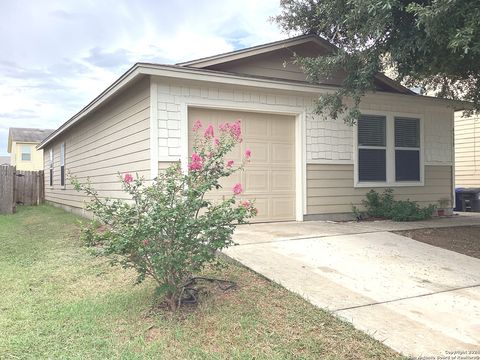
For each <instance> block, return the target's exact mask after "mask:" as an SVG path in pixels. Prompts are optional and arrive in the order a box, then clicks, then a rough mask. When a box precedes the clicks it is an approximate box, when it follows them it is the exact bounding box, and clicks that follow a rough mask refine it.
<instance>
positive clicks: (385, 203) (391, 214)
mask: <svg viewBox="0 0 480 360" xmlns="http://www.w3.org/2000/svg"><path fill="white" fill-rule="evenodd" d="M362 205H363V206H364V207H365V209H366V211H365V212H366V214H367V215H368V216H369V217H375V218H383V219H391V220H394V221H418V220H425V219H429V218H431V217H432V216H433V213H434V211H435V206H434V205H429V206H426V207H420V206H419V205H418V204H417V203H416V202H415V201H410V200H395V199H394V196H393V190H392V189H385V190H384V192H383V193H382V194H379V193H378V192H376V191H375V190H370V191H369V192H368V193H367V195H366V199H365V200H363V201H362ZM355 212H358V209H356V210H354V214H355Z"/></svg>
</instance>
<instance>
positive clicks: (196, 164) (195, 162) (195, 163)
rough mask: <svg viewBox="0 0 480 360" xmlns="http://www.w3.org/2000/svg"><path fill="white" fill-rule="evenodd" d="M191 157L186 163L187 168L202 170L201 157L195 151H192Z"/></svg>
mask: <svg viewBox="0 0 480 360" xmlns="http://www.w3.org/2000/svg"><path fill="white" fill-rule="evenodd" d="M191 158H192V161H191V162H190V164H189V165H188V170H192V171H196V170H202V167H203V159H202V157H201V156H200V155H198V154H197V153H193V154H192V157H191Z"/></svg>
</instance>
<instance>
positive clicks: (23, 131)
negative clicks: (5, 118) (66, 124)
mask: <svg viewBox="0 0 480 360" xmlns="http://www.w3.org/2000/svg"><path fill="white" fill-rule="evenodd" d="M52 132H53V129H31V128H10V130H9V137H10V139H11V140H12V141H25V142H35V143H39V142H41V141H42V140H43V139H45V138H46V137H47V136H48V135H50V134H51V133H52Z"/></svg>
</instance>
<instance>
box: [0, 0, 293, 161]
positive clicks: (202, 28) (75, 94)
mask: <svg viewBox="0 0 480 360" xmlns="http://www.w3.org/2000/svg"><path fill="white" fill-rule="evenodd" d="M279 11H280V8H279V0H174V1H172V0H170V1H168V0H135V1H131V0H114V1H113V0H102V1H99V0H95V1H90V0H82V1H78V0H58V1H57V0H48V1H38V0H1V1H0V155H8V154H7V138H8V128H9V127H33V128H47V129H48V128H51V129H55V128H57V127H58V126H60V125H61V124H62V123H63V122H65V121H66V120H68V119H69V118H70V117H72V116H73V115H74V114H76V113H77V112H78V111H79V110H80V109H81V108H83V107H84V106H85V105H86V104H87V103H88V102H90V101H91V100H92V99H93V98H95V97H96V96H97V95H98V94H99V93H100V92H102V91H103V90H104V89H105V88H106V87H108V85H110V84H111V83H112V82H114V81H115V80H116V79H117V78H118V77H119V76H120V75H121V74H123V73H124V72H125V71H126V70H128V69H129V68H130V67H131V66H132V65H133V64H134V63H136V62H139V61H144V62H157V63H162V64H174V63H177V62H181V61H186V60H192V59H196V58H200V57H204V56H209V55H215V54H219V53H223V52H228V51H232V50H236V49H240V48H244V47H248V46H253V45H258V44H263V43H267V42H270V41H275V40H279V39H282V38H285V37H287V36H286V35H285V34H284V33H282V32H281V31H280V29H279V28H278V27H277V25H275V24H274V23H272V22H271V21H270V20H269V17H270V16H273V15H276V14H278V13H279Z"/></svg>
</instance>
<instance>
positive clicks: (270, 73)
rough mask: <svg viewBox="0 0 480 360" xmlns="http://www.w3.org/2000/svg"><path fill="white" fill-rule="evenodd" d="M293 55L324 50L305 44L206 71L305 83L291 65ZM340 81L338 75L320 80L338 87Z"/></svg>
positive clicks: (309, 54)
mask: <svg viewBox="0 0 480 360" xmlns="http://www.w3.org/2000/svg"><path fill="white" fill-rule="evenodd" d="M294 53H296V54H297V55H300V56H304V57H317V56H321V55H325V54H326V50H325V49H323V48H320V47H319V46H312V43H307V44H301V45H296V46H292V47H289V48H285V49H280V50H276V51H273V52H269V53H265V54H259V55H254V56H252V57H249V58H245V59H240V60H234V61H230V62H227V63H222V64H218V65H212V66H209V67H207V69H212V70H217V71H224V72H232V73H237V74H248V75H255V76H267V77H271V78H278V79H286V80H295V81H306V77H305V73H304V72H303V71H302V69H300V67H299V66H297V65H295V64H293V63H292V60H293V54H294ZM342 80H343V76H342V75H341V74H340V73H339V74H338V75H337V76H333V77H331V78H329V79H327V78H324V79H320V81H321V82H322V83H325V84H332V85H339V84H341V82H342Z"/></svg>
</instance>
